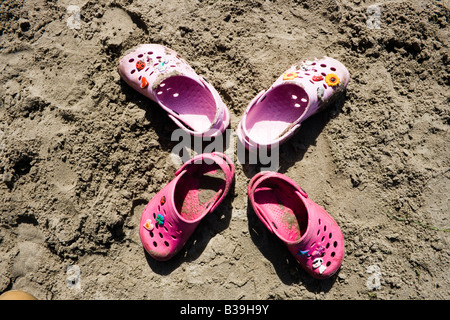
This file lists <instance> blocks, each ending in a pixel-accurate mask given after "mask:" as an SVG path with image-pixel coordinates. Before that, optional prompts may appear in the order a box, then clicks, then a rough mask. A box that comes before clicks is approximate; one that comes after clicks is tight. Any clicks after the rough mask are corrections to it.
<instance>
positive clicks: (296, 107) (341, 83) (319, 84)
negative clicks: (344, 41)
mask: <svg viewBox="0 0 450 320" xmlns="http://www.w3.org/2000/svg"><path fill="white" fill-rule="evenodd" d="M349 79H350V75H349V72H348V71H347V69H346V68H345V66H344V65H343V64H342V63H340V62H339V61H337V60H335V59H332V58H329V57H322V58H320V59H317V58H316V59H314V60H310V61H303V62H300V63H298V64H295V65H293V66H292V67H291V68H290V69H288V70H287V71H286V72H285V73H284V74H282V75H281V76H280V77H279V78H278V79H277V80H276V81H275V83H274V84H273V85H272V86H271V87H270V89H269V90H267V91H264V90H263V91H261V92H260V93H259V94H258V95H257V96H256V97H255V98H254V99H253V100H252V101H251V102H250V103H249V105H248V107H247V110H246V111H245V113H244V115H243V116H242V118H241V121H240V123H239V126H238V129H237V135H238V137H239V139H240V141H241V142H242V144H243V145H244V146H245V147H246V148H247V149H249V150H251V151H256V150H257V149H258V148H260V147H265V148H272V147H274V146H275V145H280V144H281V143H283V142H284V141H286V140H287V139H288V138H290V137H291V136H292V135H293V134H294V132H295V131H296V130H297V129H298V128H299V127H300V125H301V123H302V122H303V121H304V120H306V119H307V118H308V117H310V116H312V115H313V114H315V113H317V112H319V111H320V110H322V109H323V108H325V107H326V106H327V105H329V104H330V103H331V102H332V101H334V99H335V98H336V97H338V96H339V93H341V92H342V91H344V90H345V89H346V87H347V84H348V82H349Z"/></svg>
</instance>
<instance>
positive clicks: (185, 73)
mask: <svg viewBox="0 0 450 320" xmlns="http://www.w3.org/2000/svg"><path fill="white" fill-rule="evenodd" d="M119 74H120V76H121V77H122V79H124V80H125V82H126V83H128V84H129V85H130V86H131V87H132V88H134V89H135V90H136V91H138V92H140V93H141V94H143V95H144V96H146V97H148V98H150V99H151V100H153V101H155V102H156V103H158V104H159V105H160V106H161V107H162V108H163V109H164V110H165V111H166V112H167V113H168V115H169V117H170V118H171V119H172V120H173V121H174V122H175V123H176V124H177V125H178V126H179V127H180V128H182V129H183V130H185V131H187V132H189V133H190V134H192V135H194V136H204V137H215V136H218V135H220V134H221V133H222V132H223V131H224V130H225V129H226V128H227V127H228V125H229V123H230V112H229V110H228V108H227V107H226V105H225V104H224V103H223V101H222V99H221V97H220V96H219V94H218V93H217V91H216V89H214V88H213V86H212V85H211V84H209V83H208V82H207V81H206V80H205V79H204V78H203V77H201V76H199V75H197V74H196V73H195V71H194V70H193V69H192V68H191V66H190V65H189V64H188V63H187V62H186V61H185V60H184V59H183V58H181V57H180V56H179V55H178V54H177V53H176V52H175V51H174V50H172V49H169V48H167V47H165V46H162V45H158V44H143V45H140V46H138V47H136V48H133V49H131V50H129V51H128V52H127V53H125V55H124V56H123V57H122V58H120V62H119Z"/></svg>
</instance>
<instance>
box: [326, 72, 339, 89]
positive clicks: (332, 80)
mask: <svg viewBox="0 0 450 320" xmlns="http://www.w3.org/2000/svg"><path fill="white" fill-rule="evenodd" d="M325 82H326V83H327V85H329V86H330V87H334V86H337V85H338V84H339V77H338V76H337V75H335V74H334V73H329V74H327V75H326V77H325Z"/></svg>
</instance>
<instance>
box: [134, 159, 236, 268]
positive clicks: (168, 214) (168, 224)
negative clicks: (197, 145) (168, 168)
mask: <svg viewBox="0 0 450 320" xmlns="http://www.w3.org/2000/svg"><path fill="white" fill-rule="evenodd" d="M233 177H234V165H233V163H232V162H231V160H230V159H229V158H228V157H227V156H226V155H225V154H223V153H218V152H216V153H214V152H213V153H206V154H200V155H197V156H195V157H193V158H192V159H190V160H189V161H187V162H186V163H185V164H184V165H183V166H182V167H181V168H180V169H179V170H178V171H177V172H176V173H175V178H174V179H173V180H172V181H171V182H169V183H168V184H167V185H166V186H165V187H164V188H162V190H161V191H159V192H158V193H157V194H156V195H155V196H154V197H153V198H152V199H151V200H150V202H149V203H148V204H147V206H146V207H145V209H144V212H143V213H142V216H141V221H140V227H139V235H140V237H141V241H142V244H143V245H144V248H145V250H146V251H147V252H148V253H149V254H150V255H151V256H152V257H153V258H155V259H156V260H160V261H165V260H169V259H170V258H172V257H173V256H174V255H175V254H177V253H178V251H179V250H180V249H181V248H182V247H183V246H184V244H185V243H186V241H187V240H188V239H189V237H190V236H191V234H192V233H193V232H194V230H195V229H196V227H197V226H198V224H199V223H200V221H201V220H202V219H203V218H204V217H205V216H206V215H207V214H208V213H210V212H212V211H213V210H214V209H216V207H217V206H218V205H219V204H220V203H221V202H222V200H223V199H224V197H225V196H226V195H227V193H228V191H229V189H230V186H231V183H232V180H233Z"/></svg>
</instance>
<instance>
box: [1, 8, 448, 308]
mask: <svg viewBox="0 0 450 320" xmlns="http://www.w3.org/2000/svg"><path fill="white" fill-rule="evenodd" d="M448 5H449V3H448V1H447V0H445V1H431V0H423V1H419V0H413V1H407V0H396V1H388V0H380V1H377V2H375V1H370V0H305V1H287V0H282V1H269V0H266V1H264V0H257V1H225V0H217V1H213V0H209V1H207V0H197V1H179V0H178V1H175V0H164V1H144V0H135V1H132V0H128V1H127V0H100V1H87V0H61V1H57V0H54V1H44V0H35V1H15V0H14V1H13V0H6V1H2V2H1V4H0V18H1V26H0V30H1V32H0V70H1V76H0V83H1V91H0V94H1V99H0V102H1V106H0V293H2V292H5V291H7V290H11V289H17V290H24V291H27V292H29V293H31V294H32V295H33V296H35V297H36V298H38V299H49V300H63V299H86V300H87V299H151V300H154V299H233V300H234V299H261V300H267V299H283V300H296V299H302V300H306V299H327V300H338V299H343V300H347V299H351V300H356V299H361V300H369V299H381V300H385V299H386V300H388V299H389V300H391V299H394V300H396V299H438V300H444V299H449V298H450V290H449V280H450V275H449V262H450V259H449V229H450V222H449V218H450V216H449V207H448V197H449V178H450V172H449V158H450V157H449V156H450V154H449V153H450V148H449V136H448V130H449V92H450V91H449V87H448V85H449V76H448V74H449V62H448V32H449V26H448V22H447V20H448V19H449V10H448ZM78 15H79V19H78ZM140 43H159V44H163V45H166V46H168V47H170V48H172V49H174V50H175V51H177V52H178V53H179V54H180V55H181V56H182V57H183V58H185V59H186V60H187V61H188V62H189V63H190V64H191V66H192V67H193V68H194V69H195V70H196V72H197V73H198V74H200V75H202V76H204V77H205V78H206V79H208V81H209V82H210V83H211V84H212V85H213V86H214V87H215V88H217V90H218V91H219V93H220V95H221V96H222V98H223V99H224V101H225V103H226V104H227V106H228V107H229V109H230V111H231V114H232V121H231V126H230V128H231V129H235V128H236V126H237V124H238V123H239V119H240V116H241V115H242V113H243V112H244V110H245V108H246V106H247V104H248V102H249V101H250V100H251V99H252V98H253V97H254V96H255V95H256V94H257V93H258V92H259V91H261V90H263V89H266V88H268V87H269V86H270V85H271V84H272V83H273V81H274V80H275V79H276V78H277V77H278V76H279V75H280V74H281V73H282V72H284V71H285V70H286V69H288V68H289V67H290V66H291V65H292V64H293V63H295V62H297V61H299V60H302V59H304V58H307V57H312V56H321V55H328V56H331V57H333V58H336V59H338V60H340V61H342V62H343V63H344V64H345V65H346V66H347V67H348V69H349V71H350V74H351V81H350V83H349V85H348V89H347V92H346V94H345V96H343V97H342V98H341V99H339V100H338V101H337V102H336V103H335V104H333V105H332V106H330V107H329V108H328V109H326V110H324V111H323V112H321V113H319V114H317V115H315V116H313V117H311V118H309V119H308V120H307V121H306V122H304V124H303V125H302V127H301V129H300V130H299V132H298V133H297V134H296V135H295V136H294V137H293V138H292V139H291V140H289V141H288V142H287V143H286V144H284V145H283V146H282V147H281V149H280V166H279V169H278V171H279V172H281V173H284V174H286V175H288V176H289V177H291V178H293V179H294V180H295V181H297V182H298V183H299V185H300V186H302V188H303V189H304V190H305V191H306V192H307V193H308V194H309V197H310V198H311V199H312V200H314V201H315V202H317V203H318V204H320V205H322V206H323V207H324V208H325V209H326V210H327V211H328V212H329V213H330V214H331V215H332V216H333V218H334V219H335V220H336V221H337V223H338V224H339V226H340V227H341V229H342V232H343V234H344V237H345V249H346V253H345V257H344V260H343V264H342V267H341V269H340V271H339V272H338V273H337V274H336V275H335V276H333V277H332V278H330V279H327V280H323V281H319V280H314V279H312V278H311V277H310V276H308V275H307V273H306V272H305V271H304V270H303V269H302V268H301V267H300V266H299V265H298V264H297V263H296V261H295V259H294V257H292V256H291V255H290V254H289V252H288V251H287V249H286V248H285V246H284V244H283V243H281V242H280V241H279V240H278V238H276V237H275V236H274V235H273V234H270V233H269V232H268V230H267V229H265V227H264V225H263V224H262V223H261V222H260V221H259V219H258V218H257V217H256V215H255V213H254V211H253V210H252V209H251V207H250V206H249V203H248V200H247V194H246V187H247V184H248V182H249V180H250V178H251V177H252V176H253V175H254V174H255V173H256V172H257V171H258V170H259V167H258V166H257V165H256V166H255V165H249V164H246V163H240V162H239V161H237V159H235V164H236V176H235V183H234V186H233V189H232V191H231V192H230V194H229V195H228V197H227V198H226V200H225V201H224V202H223V203H222V204H221V205H220V206H219V207H218V208H217V210H216V211H215V212H214V213H213V214H211V215H210V216H208V217H206V218H205V219H204V220H203V221H202V223H201V224H200V226H199V227H198V229H197V230H196V232H195V233H194V234H193V236H192V237H191V238H190V240H189V241H188V242H187V244H186V246H185V247H184V248H183V250H181V252H180V253H179V254H178V255H177V256H176V257H174V258H173V259H172V260H170V261H168V262H164V263H163V262H157V261H155V260H153V259H152V258H151V257H150V256H148V255H146V253H145V252H144V250H143V247H142V245H141V243H140V239H139V234H138V224H139V219H140V215H141V213H142V211H143V208H144V206H145V204H146V203H147V202H148V201H149V200H150V199H151V197H152V196H153V195H154V194H155V193H156V192H157V191H158V190H159V189H160V188H161V186H163V185H164V184H166V183H167V182H169V181H170V180H171V179H172V177H173V173H174V172H175V170H176V169H177V168H178V164H177V162H176V161H174V160H173V157H172V156H171V153H172V150H173V148H174V147H175V146H176V144H177V142H176V141H171V135H172V132H173V131H174V130H175V129H176V128H177V127H176V125H175V124H173V123H172V121H171V120H170V119H169V118H168V117H167V115H166V113H165V112H163V111H162V110H161V109H160V108H159V107H158V105H156V104H155V103H153V102H150V101H149V100H148V99H146V98H145V97H143V96H140V95H139V94H138V93H136V92H135V91H134V90H132V89H131V88H129V87H128V86H127V85H126V84H125V83H124V82H123V81H122V80H121V79H120V77H119V75H118V73H117V64H118V59H119V57H120V56H121V55H122V53H123V52H125V51H126V50H128V49H130V48H132V47H133V46H136V45H138V44H140ZM231 140H232V141H231V147H230V148H231V149H230V150H232V148H233V144H234V143H236V141H235V139H234V140H233V139H231Z"/></svg>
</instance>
